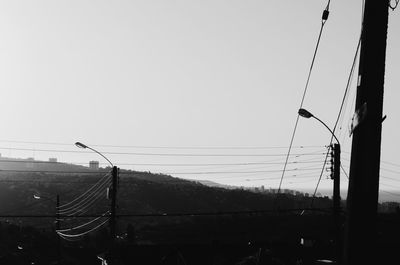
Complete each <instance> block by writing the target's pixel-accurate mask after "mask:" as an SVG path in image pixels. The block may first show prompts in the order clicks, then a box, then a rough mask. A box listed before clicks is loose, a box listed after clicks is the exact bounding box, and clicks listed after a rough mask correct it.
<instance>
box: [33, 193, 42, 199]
mask: <svg viewBox="0 0 400 265" xmlns="http://www.w3.org/2000/svg"><path fill="white" fill-rule="evenodd" d="M33 198H34V199H36V200H40V199H41V197H40V195H36V194H33Z"/></svg>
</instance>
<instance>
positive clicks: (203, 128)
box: [0, 0, 400, 192]
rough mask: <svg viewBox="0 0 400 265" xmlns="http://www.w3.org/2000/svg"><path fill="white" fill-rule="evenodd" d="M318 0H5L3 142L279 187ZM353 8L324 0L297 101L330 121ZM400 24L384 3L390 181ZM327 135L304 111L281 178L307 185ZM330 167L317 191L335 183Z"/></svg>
mask: <svg viewBox="0 0 400 265" xmlns="http://www.w3.org/2000/svg"><path fill="white" fill-rule="evenodd" d="M326 4H327V1H322V0H309V1H294V0H289V1H273V0H271V1H255V0H254V1H253V0H252V1H238V0H229V1H228V0H226V1H223V0H213V1H207V0H206V1H89V0H79V1H18V0H17V1H2V2H1V3H0V36H1V37H2V38H1V39H2V41H1V42H0V62H1V63H0V72H1V78H0V87H1V90H0V91H1V97H0V100H1V101H0V112H1V115H0V117H1V124H3V126H2V129H1V131H0V152H1V154H2V155H3V156H7V157H22V158H26V157H34V158H35V159H39V160H40V159H42V160H47V159H48V158H49V157H57V158H58V160H59V161H65V162H74V163H82V164H87V163H88V161H89V160H100V162H101V163H103V162H105V161H103V160H101V157H99V156H98V155H96V154H94V153H91V152H88V153H86V152H85V151H84V150H81V149H77V148H76V147H75V146H74V143H75V142H76V141H81V142H83V143H85V144H88V145H90V146H92V147H93V148H95V149H97V150H98V151H100V152H102V153H104V154H105V155H106V156H107V157H109V159H110V160H112V161H113V162H114V164H116V165H119V166H120V167H121V168H128V169H135V170H141V171H151V172H158V173H171V175H173V176H176V177H184V178H190V179H207V180H212V181H215V182H219V183H223V184H227V185H239V186H241V185H244V186H261V185H264V186H265V187H266V188H277V187H278V186H279V183H280V177H281V175H282V169H283V164H284V162H285V154H286V153H287V152H288V147H289V144H290V138H291V135H292V132H293V129H294V124H295V121H296V118H297V110H298V108H299V106H300V102H301V97H302V94H303V91H304V86H305V82H306V78H307V74H308V70H309V67H310V63H311V59H312V55H313V52H314V48H315V43H316V40H317V37H318V33H319V29H320V26H321V14H322V11H323V10H324V9H325V7H326ZM361 13H362V1H361V0H357V1H355V0H354V1H335V0H332V1H331V4H330V16H329V19H328V21H327V22H326V24H325V27H324V32H323V35H322V38H321V43H320V46H319V50H318V54H317V57H316V61H315V65H314V68H313V72H312V76H311V80H310V84H309V87H308V90H307V94H306V97H305V101H304V104H303V107H304V108H306V109H308V110H309V111H311V112H312V113H313V114H315V115H316V116H317V117H319V118H320V119H321V120H323V121H324V122H326V124H327V125H328V126H330V127H333V125H334V123H335V120H336V117H337V115H338V111H339V107H340V103H341V100H342V97H343V94H344V90H345V86H346V82H347V78H348V75H349V72H350V68H351V64H352V61H353V57H354V53H355V50H356V46H357V42H358V38H359V35H360V26H361ZM399 27H400V14H399V11H398V10H395V11H393V12H392V11H390V12H389V28H388V39H387V53H386V75H385V96H384V114H385V115H387V119H386V120H385V122H384V124H383V133H382V164H381V168H382V170H381V189H383V190H386V191H388V192H390V191H392V190H396V189H400V178H399V177H398V175H399V173H400V157H399V156H398V155H397V147H398V146H399V139H398V137H397V136H398V135H399V133H400V126H399V125H398V121H399V117H398V114H399V113H400V109H399V108H400V106H399V104H398V103H397V101H398V99H399V98H400V92H399V90H398V89H396V88H397V87H399V85H400V80H399V78H398V76H396V70H397V69H399V68H400V50H399V49H396V47H400V34H399V30H398V28H399ZM356 72H357V69H356ZM355 76H356V75H355ZM355 89H356V84H355V81H353V82H352V86H351V87H350V91H349V94H348V98H347V100H346V102H347V104H346V108H345V111H344V114H343V118H342V119H341V122H340V123H339V127H338V130H337V131H336V134H337V136H338V137H339V139H340V141H341V144H342V150H343V153H342V164H343V166H344V168H345V169H346V170H347V172H348V167H349V163H350V162H349V157H350V152H351V146H350V145H351V138H350V137H349V133H348V126H349V123H350V120H351V116H352V115H353V113H354V105H353V104H354V100H355ZM329 141H330V133H329V132H328V131H327V130H326V129H325V128H324V127H323V126H322V125H321V124H319V123H318V122H317V121H316V120H305V119H300V120H299V124H298V127H297V131H296V135H295V138H294V142H293V146H294V147H293V149H292V153H293V154H295V155H294V156H293V157H291V158H290V159H289V162H290V163H289V164H288V167H287V169H288V171H287V172H286V173H285V178H284V179H283V182H282V188H291V189H298V190H301V189H313V188H314V187H315V186H316V183H317V180H318V177H319V174H320V173H319V172H320V171H321V169H320V168H321V166H322V162H323V160H324V158H325V153H326V152H327V149H326V147H325V146H326V145H328V144H329ZM18 149H27V150H18ZM44 150H53V151H44ZM61 151H63V152H61ZM65 151H68V152H65ZM149 164H151V165H149ZM154 164H157V165H154ZM199 164H201V165H199ZM204 164H206V165H204ZM232 164H234V165H232ZM212 172H214V173H213V174H211V173H212ZM215 172H217V173H215ZM181 173H188V174H181ZM327 176H329V172H327V171H325V172H324V173H323V178H322V181H321V184H320V185H321V188H327V189H330V188H331V187H332V181H331V180H329V179H327ZM342 176H343V173H342ZM342 179H343V181H342V188H343V189H345V188H346V187H347V184H348V183H347V181H346V177H345V176H343V177H342Z"/></svg>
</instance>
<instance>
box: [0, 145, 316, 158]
mask: <svg viewBox="0 0 400 265" xmlns="http://www.w3.org/2000/svg"><path fill="white" fill-rule="evenodd" d="M0 149H7V150H17V151H35V152H59V153H80V154H83V153H85V154H92V153H93V152H89V151H77V150H60V149H33V148H15V147H0ZM318 153H319V152H310V153H296V154H292V156H302V155H316V154H318ZM102 154H108V155H134V156H188V157H207V156H209V157H219V156H220V157H243V156H247V157H270V156H272V157H274V156H286V154H194V153H142V152H102Z"/></svg>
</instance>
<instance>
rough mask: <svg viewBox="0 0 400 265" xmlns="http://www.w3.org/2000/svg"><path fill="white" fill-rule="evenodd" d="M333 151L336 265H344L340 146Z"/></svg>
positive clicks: (333, 147)
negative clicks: (342, 264)
mask: <svg viewBox="0 0 400 265" xmlns="http://www.w3.org/2000/svg"><path fill="white" fill-rule="evenodd" d="M332 151H333V174H332V175H333V176H332V178H333V219H334V225H335V235H336V238H335V251H336V261H337V262H336V264H341V263H342V249H343V230H342V218H341V206H340V202H341V198H340V144H339V143H337V144H334V145H332Z"/></svg>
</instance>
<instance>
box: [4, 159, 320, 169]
mask: <svg viewBox="0 0 400 265" xmlns="http://www.w3.org/2000/svg"><path fill="white" fill-rule="evenodd" d="M2 162H6V163H8V162H11V163H23V164H25V163H35V164H57V165H67V166H74V165H86V164H87V162H70V163H67V162H51V161H38V160H34V161H27V160H23V161H21V160H0V163H2ZM318 162H321V163H322V161H301V160H300V161H291V162H288V164H300V163H318ZM99 164H100V165H103V164H104V165H109V163H99ZM115 164H118V165H119V166H165V167H169V166H171V167H197V166H249V165H282V164H284V162H283V161H282V162H237V163H177V164H174V163H170V164H166V163H119V162H115Z"/></svg>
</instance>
